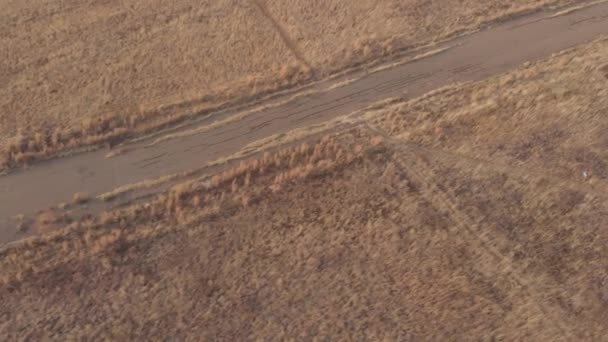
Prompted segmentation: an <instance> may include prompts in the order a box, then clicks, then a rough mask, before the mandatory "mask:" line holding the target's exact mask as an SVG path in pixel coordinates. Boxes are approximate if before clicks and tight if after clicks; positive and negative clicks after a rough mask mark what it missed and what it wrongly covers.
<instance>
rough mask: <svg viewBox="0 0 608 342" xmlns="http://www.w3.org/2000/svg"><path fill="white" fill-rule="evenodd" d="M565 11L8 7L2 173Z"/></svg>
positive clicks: (467, 4)
mask: <svg viewBox="0 0 608 342" xmlns="http://www.w3.org/2000/svg"><path fill="white" fill-rule="evenodd" d="M569 2H572V1H570V0H542V1H531V0H517V1H509V2H488V1H479V0H468V1H460V0H450V1H438V0H434V1H421V0H415V1H414V0H408V1H395V0H383V1H344V0H332V1H313V2H311V1H295V2H294V1H274V0H273V1H269V0H248V1H235V0H221V1H209V0H207V1H203V2H201V1H192V0H179V1H171V2H166V1H159V0H155V1H142V0H129V1H89V2H86V3H82V2H78V1H59V0H53V1H45V2H43V3H39V2H35V1H32V0H27V1H4V2H3V3H2V4H0V44H2V46H3V47H4V49H3V54H2V58H0V98H1V99H2V102H0V169H5V168H12V167H17V166H21V165H25V164H28V163H30V162H32V161H33V160H36V159H41V158H48V157H52V156H55V155H57V154H58V153H61V152H63V153H65V152H66V151H69V150H73V149H78V148H83V147H86V146H88V147H94V146H99V145H101V144H110V145H113V144H116V143H118V142H120V141H123V140H124V139H128V138H130V137H134V136H136V135H141V134H145V133H148V132H152V131H155V130H157V129H159V128H162V127H166V126H168V125H173V124H175V123H177V122H178V121H179V120H181V119H183V118H185V117H187V116H189V115H192V114H195V113H210V112H213V110H214V109H217V108H222V107H223V106H225V105H228V104H230V103H233V104H234V103H242V102H244V101H245V102H246V101H248V100H252V99H253V98H255V97H256V96H259V95H261V94H267V93H270V92H273V91H276V90H278V89H284V88H290V87H294V86H296V85H298V84H302V83H305V82H309V81H311V80H314V79H320V78H324V77H326V76H328V75H331V74H332V73H335V72H337V71H340V70H343V69H345V68H349V67H351V66H353V65H356V64H360V63H366V62H370V61H373V60H377V59H379V58H382V57H388V56H392V55H394V54H395V53H397V52H399V51H402V50H404V49H408V48H415V47H417V46H421V45H424V44H427V43H430V42H433V41H436V40H440V39H442V38H445V37H448V36H450V35H453V34H455V33H458V32H464V31H469V30H474V29H476V28H478V27H479V26H480V25H482V24H483V23H486V22H489V21H492V20H495V19H497V18H504V17H508V16H511V15H513V14H516V13H522V12H527V11H530V10H532V9H535V8H540V7H544V6H549V5H560V4H566V3H569ZM438 18H440V19H438Z"/></svg>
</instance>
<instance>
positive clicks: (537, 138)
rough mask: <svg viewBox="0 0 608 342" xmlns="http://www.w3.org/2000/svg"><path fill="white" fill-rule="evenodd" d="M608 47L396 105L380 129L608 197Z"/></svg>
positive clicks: (592, 46)
mask: <svg viewBox="0 0 608 342" xmlns="http://www.w3.org/2000/svg"><path fill="white" fill-rule="evenodd" d="M607 56H608V40H605V39H604V40H600V41H597V42H594V43H592V44H589V45H586V46H584V47H582V48H579V49H575V50H572V51H568V52H565V53H563V54H561V55H559V56H556V57H554V58H552V59H550V60H549V61H545V62H539V63H536V64H531V65H528V66H525V67H522V68H520V69H518V70H515V71H513V72H510V73H508V74H505V75H502V76H498V77H493V78H491V79H488V80H486V81H483V82H477V83H472V84H468V85H465V86H460V87H448V88H446V89H445V90H441V91H438V92H436V93H435V94H433V95H430V96H426V97H423V98H420V99H415V100H412V101H410V102H407V103H404V104H398V105H394V106H391V107H390V108H387V109H386V110H384V111H381V112H380V115H379V118H378V119H377V120H376V121H377V125H378V126H379V127H381V128H382V129H383V130H385V131H387V132H390V134H392V135H398V136H399V137H400V138H402V139H403V140H404V141H406V142H409V143H415V144H416V145H419V146H426V147H432V148H435V149H441V150H444V151H450V152H453V153H458V154H460V155H464V156H470V157H474V158H478V159H482V160H491V161H492V162H493V163H495V164H497V165H503V166H508V167H509V168H521V169H522V171H523V170H529V171H530V172H534V171H536V172H540V173H546V174H548V175H552V176H554V177H559V178H560V179H562V180H564V181H568V182H572V181H574V182H583V183H584V184H586V185H588V187H590V188H595V189H596V190H597V191H606V190H607V189H608V135H607V134H606V132H608V120H607V118H608V116H607V115H608V100H607V99H608V87H607V86H606V84H607V83H606V82H607V81H608V79H607V77H606V73H605V71H603V70H604V69H605V68H606V65H608V57H607Z"/></svg>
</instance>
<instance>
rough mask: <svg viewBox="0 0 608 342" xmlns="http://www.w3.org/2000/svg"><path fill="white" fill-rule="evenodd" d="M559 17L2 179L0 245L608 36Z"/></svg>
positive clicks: (598, 19)
mask: <svg viewBox="0 0 608 342" xmlns="http://www.w3.org/2000/svg"><path fill="white" fill-rule="evenodd" d="M552 14H553V13H550V12H542V13H537V14H534V15H529V16H526V17H522V18H519V19H517V20H513V21H510V22H505V23H503V24H500V25H497V26H495V27H493V28H489V29H486V30H483V31H481V32H478V33H475V34H472V35H469V36H466V37H462V38H458V39H455V40H453V41H450V42H447V43H445V44H444V45H442V46H439V47H438V48H442V47H452V48H450V49H448V50H446V51H445V52H443V53H440V54H436V55H432V56H430V57H427V58H424V59H420V60H417V61H414V62H411V63H407V64H403V65H400V66H396V67H393V68H388V69H385V70H382V71H379V72H376V73H370V74H368V75H366V76H364V77H362V78H360V79H358V80H357V81H355V82H353V83H350V84H347V85H345V86H343V87H340V88H335V89H332V90H329V91H326V92H322V93H317V94H312V95H308V96H303V97H301V98H298V99H297V100H294V101H291V102H288V103H286V104H285V105H282V106H280V107H276V108H272V109H268V110H263V111H260V112H254V113H251V114H250V115H248V116H246V117H245V118H243V119H242V120H236V121H234V122H230V123H227V124H225V125H223V126H219V127H217V128H214V129H211V130H209V131H206V132H203V133H200V134H196V135H192V136H188V137H183V138H178V139H174V140H168V141H165V142H162V143H160V144H158V145H155V146H153V147H149V148H146V147H145V145H146V144H147V143H149V142H145V141H144V142H141V143H138V144H134V145H132V146H130V148H131V150H130V152H128V153H125V154H123V155H120V156H117V157H114V158H111V159H106V158H105V157H104V156H105V155H106V153H107V151H96V152H90V153H84V154H78V155H75V156H73V157H68V158H60V159H56V160H52V161H48V162H43V163H39V164H36V165H35V166H33V167H31V168H30V169H28V170H23V171H18V172H14V173H12V174H9V175H7V176H2V177H0V243H3V242H8V241H11V240H15V239H17V238H19V235H18V234H17V233H16V231H15V228H14V226H15V224H14V221H13V220H12V217H14V216H15V215H18V214H26V215H30V214H33V213H35V212H37V211H39V210H43V209H46V208H48V207H50V206H52V205H56V204H57V203H60V202H69V200H70V199H71V197H72V195H73V194H74V193H75V192H85V193H88V194H99V193H102V192H105V191H109V190H111V189H113V188H115V187H118V186H120V185H124V184H129V183H133V182H138V181H141V180H144V179H149V178H157V177H160V176H163V175H167V174H172V173H176V172H179V171H184V170H188V169H192V168H198V167H201V166H203V165H204V164H205V163H207V162H209V161H212V160H215V159H218V158H219V157H222V156H227V155H230V154H232V153H235V152H237V151H238V150H240V149H241V148H242V147H243V146H245V145H246V144H248V143H251V142H253V141H256V140H258V139H260V138H264V137H267V136H271V135H273V134H277V133H281V132H287V131H289V130H291V129H294V128H298V127H304V126H307V125H310V124H315V123H319V122H323V121H327V120H328V119H332V118H334V117H337V116H340V115H345V114H348V113H351V112H353V111H356V110H358V109H362V108H365V107H366V106H368V105H370V104H372V103H374V102H377V101H380V100H382V99H385V98H390V97H394V96H400V95H402V94H404V93H405V94H406V96H407V97H415V96H419V95H422V94H424V93H426V92H428V91H430V90H433V89H436V88H438V87H441V86H444V85H447V84H449V83H452V82H455V81H471V80H481V79H484V78H486V77H488V76H491V75H494V74H497V73H501V72H505V71H507V70H509V69H512V68H514V67H516V66H518V65H520V64H522V63H524V62H526V61H534V60H538V59H541V58H544V57H548V56H550V55H551V54H552V53H555V52H559V51H561V50H564V49H567V48H570V47H573V46H576V45H579V44H582V43H585V42H587V41H590V40H593V39H596V38H598V37H600V36H602V35H603V34H608V3H603V4H599V5H595V6H591V7H587V8H585V9H582V10H578V11H575V12H572V13H568V14H566V15H562V16H556V17H552Z"/></svg>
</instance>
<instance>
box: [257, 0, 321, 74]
mask: <svg viewBox="0 0 608 342" xmlns="http://www.w3.org/2000/svg"><path fill="white" fill-rule="evenodd" d="M251 1H252V2H253V4H254V5H255V6H256V7H257V8H258V9H259V10H260V12H262V15H264V17H266V18H267V19H268V20H269V21H270V23H271V24H272V26H273V27H274V28H275V29H276V30H277V32H278V33H279V35H280V36H281V39H282V40H283V43H285V45H286V46H287V48H288V49H289V50H290V51H291V52H292V53H293V54H294V56H295V57H296V58H297V59H298V61H299V62H300V63H302V64H303V65H305V66H306V67H307V68H309V69H310V70H311V71H312V67H311V66H310V63H309V62H308V61H307V60H306V58H305V57H304V55H303V54H302V52H301V51H300V49H299V48H298V45H297V44H296V43H294V42H293V40H291V38H289V35H288V34H287V31H285V29H284V28H283V26H281V23H279V21H278V20H276V19H275V18H274V17H273V16H272V14H271V13H270V11H269V10H268V7H266V3H265V1H264V0H251Z"/></svg>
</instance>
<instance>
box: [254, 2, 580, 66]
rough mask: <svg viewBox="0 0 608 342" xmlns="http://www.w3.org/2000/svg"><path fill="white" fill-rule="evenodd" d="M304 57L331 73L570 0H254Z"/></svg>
mask: <svg viewBox="0 0 608 342" xmlns="http://www.w3.org/2000/svg"><path fill="white" fill-rule="evenodd" d="M258 1H259V2H260V3H266V6H267V8H268V11H269V13H270V14H271V16H272V17H273V18H275V19H276V20H277V22H279V23H280V25H281V27H283V30H284V31H285V32H286V35H287V36H289V37H290V39H291V40H292V41H293V42H294V44H295V45H297V46H298V47H299V49H300V51H301V52H302V55H303V58H304V59H305V60H306V61H307V62H308V63H309V64H310V65H311V67H312V68H313V69H315V70H317V71H318V72H321V73H322V72H325V73H331V72H335V71H337V70H341V69H343V68H345V67H349V66H351V65H353V64H356V63H362V62H368V61H369V60H373V59H376V58H379V57H382V56H386V55H390V54H391V53H394V52H396V51H399V50H403V49H408V48H413V47H418V46H421V45H424V44H428V43H430V42H433V41H439V40H442V39H445V38H447V37H450V36H454V35H455V34H458V33H461V32H466V31H471V30H474V29H477V28H478V27H480V26H482V25H483V24H486V23H489V22H493V21H495V20H497V19H503V18H505V17H509V16H512V15H514V14H519V13H525V12H529V11H531V10H535V9H538V8H542V7H546V6H559V5H565V4H568V3H572V2H573V1H571V0H539V1H530V0H515V1H479V0H430V1H429V0H405V1H403V0H380V1H367V0H355V1H353V0H329V1H325V0H314V1H283V0H258Z"/></svg>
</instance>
